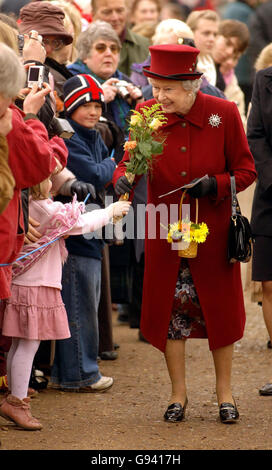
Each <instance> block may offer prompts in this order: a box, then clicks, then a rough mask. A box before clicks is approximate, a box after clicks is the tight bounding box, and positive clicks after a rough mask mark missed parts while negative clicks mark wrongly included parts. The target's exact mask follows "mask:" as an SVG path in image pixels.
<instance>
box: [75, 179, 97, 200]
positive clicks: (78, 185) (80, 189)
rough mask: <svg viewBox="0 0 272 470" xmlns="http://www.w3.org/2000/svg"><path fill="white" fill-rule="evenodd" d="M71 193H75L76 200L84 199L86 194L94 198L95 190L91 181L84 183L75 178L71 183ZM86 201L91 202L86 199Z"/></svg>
mask: <svg viewBox="0 0 272 470" xmlns="http://www.w3.org/2000/svg"><path fill="white" fill-rule="evenodd" d="M71 194H72V195H73V194H76V195H77V200H78V201H84V200H85V199H86V197H87V196H88V194H90V196H91V198H92V199H94V200H95V198H96V191H95V187H94V186H93V184H91V183H85V182H84V181H78V180H75V181H74V182H73V183H72V184H71ZM88 202H91V201H90V200H88Z"/></svg>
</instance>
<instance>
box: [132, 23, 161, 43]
mask: <svg viewBox="0 0 272 470" xmlns="http://www.w3.org/2000/svg"><path fill="white" fill-rule="evenodd" d="M156 25H157V23H150V22H145V23H140V24H136V25H135V26H132V28H131V31H133V32H134V33H137V34H140V35H141V36H144V37H145V38H147V39H149V40H150V41H151V38H152V37H153V36H154V34H155V31H156Z"/></svg>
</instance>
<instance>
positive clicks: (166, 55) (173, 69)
mask: <svg viewBox="0 0 272 470" xmlns="http://www.w3.org/2000/svg"><path fill="white" fill-rule="evenodd" d="M149 50H150V52H151V63H150V66H148V67H145V68H144V69H143V73H144V75H146V76H147V77H153V78H156V77H157V78H165V79H169V80H196V79H197V78H200V77H201V75H202V73H200V72H198V71H197V70H196V64H197V56H198V54H199V52H200V51H199V50H198V49H196V48H195V47H191V46H184V45H182V44H161V45H158V46H150V48H149Z"/></svg>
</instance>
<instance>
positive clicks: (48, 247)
mask: <svg viewBox="0 0 272 470" xmlns="http://www.w3.org/2000/svg"><path fill="white" fill-rule="evenodd" d="M50 189H51V181H50V179H49V178H48V179H47V180H45V181H43V182H42V183H40V184H39V185H37V186H35V187H33V188H31V191H30V193H31V196H30V203H29V215H30V216H31V217H32V218H34V219H36V220H38V221H39V223H40V226H39V231H40V233H41V234H42V237H41V238H40V240H39V242H38V243H35V244H31V245H25V246H24V249H23V252H22V253H21V255H20V258H21V259H20V258H19V260H18V261H17V262H16V263H15V264H14V266H13V282H12V295H11V297H10V299H8V301H7V304H6V307H5V310H4V313H3V318H2V332H3V335H5V336H10V337H12V346H11V348H10V351H9V353H8V357H7V375H8V384H9V391H10V393H8V395H7V396H6V397H5V398H4V400H3V401H2V403H1V406H0V415H1V416H2V417H4V418H6V419H8V420H11V421H14V422H15V423H16V424H17V425H18V426H20V427H21V428H24V429H28V430H38V429H41V428H42V425H41V423H39V421H38V420H37V419H35V418H34V417H33V416H32V415H31V411H30V398H29V397H27V391H28V384H29V380H30V374H31V369H32V363H33V360H34V356H35V354H36V352H37V350H38V347H39V345H40V341H41V340H58V339H65V338H69V337H70V331H69V325H68V319H67V314H66V310H65V307H64V304H63V301H62V297H61V275H62V264H63V263H64V262H65V258H66V256H67V251H66V248H65V242H64V237H65V236H67V235H69V236H70V235H82V234H84V233H90V232H94V231H95V230H98V229H99V228H101V227H102V226H104V225H106V224H107V223H108V222H109V221H110V220H111V218H112V217H113V216H115V215H117V216H118V215H122V214H127V212H128V210H129V207H130V203H129V202H126V201H118V202H115V203H113V204H110V205H109V206H108V207H106V208H105V209H97V210H93V211H91V212H84V211H85V205H84V203H79V202H77V201H76V199H75V198H74V199H73V201H72V202H71V203H68V204H62V203H61V202H57V201H53V200H52V199H50V198H49V192H50ZM25 254H27V256H26V257H23V256H24V255H25Z"/></svg>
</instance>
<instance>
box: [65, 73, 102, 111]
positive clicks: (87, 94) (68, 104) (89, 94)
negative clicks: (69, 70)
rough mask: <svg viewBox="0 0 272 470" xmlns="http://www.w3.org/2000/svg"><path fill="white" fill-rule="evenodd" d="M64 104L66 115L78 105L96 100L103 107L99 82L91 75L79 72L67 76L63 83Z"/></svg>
mask: <svg viewBox="0 0 272 470" xmlns="http://www.w3.org/2000/svg"><path fill="white" fill-rule="evenodd" d="M63 92H64V106H65V109H66V112H67V114H68V115H70V114H72V113H73V112H74V111H75V110H76V109H77V108H78V107H79V106H81V105H82V104H85V103H90V102H91V101H97V102H98V103H100V104H101V105H102V108H103V109H104V108H105V102H104V92H103V90H102V88H101V85H100V83H99V82H98V81H97V80H96V79H95V78H94V77H92V76H91V75H86V74H80V75H74V76H73V77H71V78H69V79H68V80H67V81H66V82H64V85H63Z"/></svg>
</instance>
